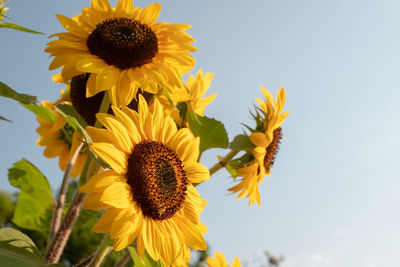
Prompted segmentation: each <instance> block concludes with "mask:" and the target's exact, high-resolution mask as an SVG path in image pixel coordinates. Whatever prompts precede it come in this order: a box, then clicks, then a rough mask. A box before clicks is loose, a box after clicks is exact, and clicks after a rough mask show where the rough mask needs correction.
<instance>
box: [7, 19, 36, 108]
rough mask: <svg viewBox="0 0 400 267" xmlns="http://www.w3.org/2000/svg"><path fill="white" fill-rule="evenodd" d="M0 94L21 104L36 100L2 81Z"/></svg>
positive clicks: (32, 102)
mask: <svg viewBox="0 0 400 267" xmlns="http://www.w3.org/2000/svg"><path fill="white" fill-rule="evenodd" d="M0 25H1V24H0ZM0 96H4V97H8V98H11V99H14V100H17V101H18V102H20V103H22V104H34V103H36V102H37V98H36V96H33V95H26V94H20V93H18V92H17V91H15V90H13V89H11V88H10V87H9V86H8V85H7V84H5V83H2V82H0Z"/></svg>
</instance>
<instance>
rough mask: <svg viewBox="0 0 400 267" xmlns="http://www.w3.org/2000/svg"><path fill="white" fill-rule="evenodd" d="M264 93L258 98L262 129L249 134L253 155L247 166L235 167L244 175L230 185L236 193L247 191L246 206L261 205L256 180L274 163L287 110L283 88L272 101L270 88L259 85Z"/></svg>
mask: <svg viewBox="0 0 400 267" xmlns="http://www.w3.org/2000/svg"><path fill="white" fill-rule="evenodd" d="M260 89H261V91H262V92H263V94H264V96H265V100H262V99H260V98H257V102H258V104H259V105H260V108H261V111H262V113H263V114H264V118H263V129H264V130H263V131H262V132H259V131H254V132H252V133H251V135H250V140H251V142H252V143H253V144H254V145H255V146H256V147H255V148H254V149H253V151H252V155H253V156H254V160H253V161H251V162H250V163H248V164H247V166H245V167H243V168H240V169H238V170H236V173H237V174H238V176H241V177H243V179H242V180H241V181H240V183H239V184H237V185H235V186H233V187H232V188H230V189H229V191H232V192H234V193H237V192H240V193H239V195H238V196H237V197H238V198H241V197H243V196H245V195H246V197H248V198H249V206H250V205H251V204H254V202H255V201H257V204H258V205H260V201H261V199H260V192H259V189H258V184H259V183H261V182H262V181H263V180H264V177H265V175H268V176H269V175H270V173H271V167H272V165H273V164H274V160H275V155H276V153H277V151H278V147H279V143H280V140H281V138H282V128H281V125H282V123H283V121H284V120H285V118H286V117H287V115H289V111H286V112H284V113H281V112H282V109H283V106H284V104H285V99H286V93H285V89H283V88H281V89H280V90H279V92H278V93H277V97H276V98H277V100H276V101H275V100H274V98H273V97H272V95H271V94H270V92H268V90H266V89H265V88H263V87H262V86H260Z"/></svg>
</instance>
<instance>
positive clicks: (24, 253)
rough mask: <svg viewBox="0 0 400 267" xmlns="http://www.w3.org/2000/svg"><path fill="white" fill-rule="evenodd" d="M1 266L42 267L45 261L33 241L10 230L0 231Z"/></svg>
mask: <svg viewBox="0 0 400 267" xmlns="http://www.w3.org/2000/svg"><path fill="white" fill-rule="evenodd" d="M0 263H1V266H13V267H26V266H30V267H44V266H46V263H45V261H44V260H43V258H42V256H41V255H40V252H39V250H38V249H37V248H36V246H35V244H34V243H33V241H32V240H31V239H30V238H29V237H28V236H26V235H25V234H23V233H21V232H20V231H18V230H16V229H12V228H3V229H0Z"/></svg>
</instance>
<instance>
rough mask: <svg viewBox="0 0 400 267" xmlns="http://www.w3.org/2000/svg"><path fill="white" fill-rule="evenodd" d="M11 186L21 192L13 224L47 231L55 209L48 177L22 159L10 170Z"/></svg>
mask: <svg viewBox="0 0 400 267" xmlns="http://www.w3.org/2000/svg"><path fill="white" fill-rule="evenodd" d="M8 179H9V181H10V184H11V185H12V186H14V187H17V188H19V189H20V190H21V192H20V194H19V196H18V201H17V205H16V207H15V212H14V216H13V218H12V222H13V223H15V224H16V225H18V226H20V227H22V228H25V229H30V230H38V231H46V230H47V228H48V226H49V225H50V220H51V212H52V211H53V207H54V200H53V195H52V193H51V189H50V184H49V182H48V181H47V179H46V177H45V176H44V175H43V174H42V173H41V172H40V171H39V170H38V169H37V168H36V167H35V166H34V165H33V164H32V163H30V162H29V161H27V160H26V159H22V160H20V161H18V162H16V163H15V164H14V165H13V167H12V168H11V169H8Z"/></svg>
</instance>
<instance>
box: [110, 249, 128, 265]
mask: <svg viewBox="0 0 400 267" xmlns="http://www.w3.org/2000/svg"><path fill="white" fill-rule="evenodd" d="M130 259H131V254H130V253H129V252H128V253H126V254H125V255H124V256H122V258H121V260H120V261H119V262H117V263H116V264H115V265H114V267H123V266H125V264H126V263H127V262H128V261H129V260H130Z"/></svg>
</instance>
